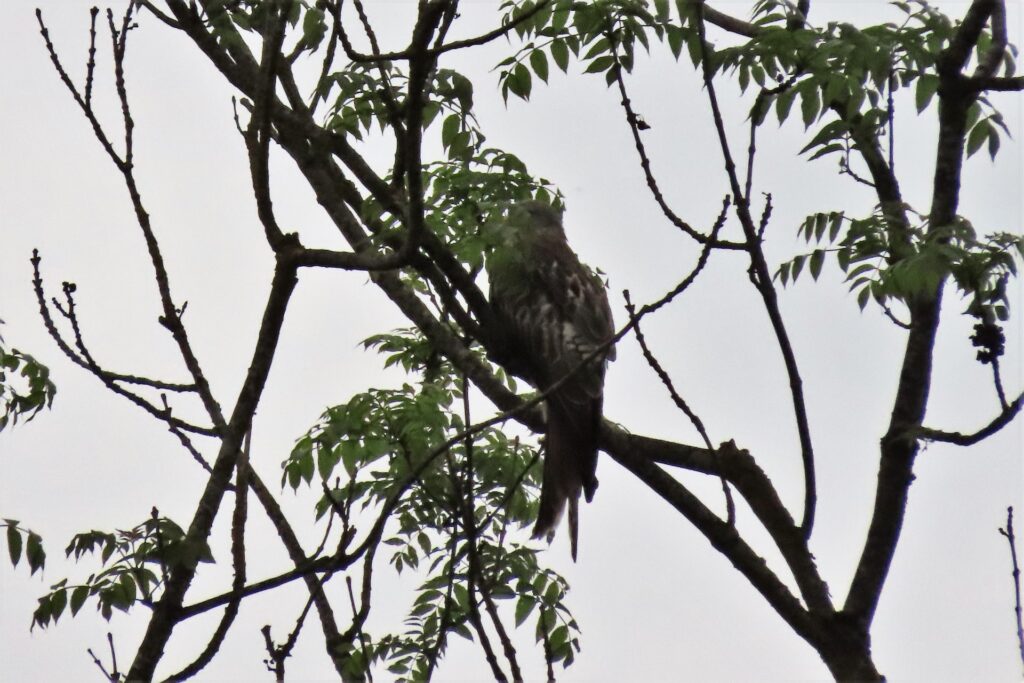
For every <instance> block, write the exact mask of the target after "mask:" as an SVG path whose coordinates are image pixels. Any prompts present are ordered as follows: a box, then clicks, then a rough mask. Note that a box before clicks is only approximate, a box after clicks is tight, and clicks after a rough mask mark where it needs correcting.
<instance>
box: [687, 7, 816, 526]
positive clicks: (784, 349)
mask: <svg viewBox="0 0 1024 683" xmlns="http://www.w3.org/2000/svg"><path fill="white" fill-rule="evenodd" d="M703 10H704V7H703V4H700V5H699V6H698V9H697V12H698V21H697V34H698V38H699V41H700V47H701V67H702V73H703V78H704V87H705V89H706V90H707V93H708V101H709V103H710V105H711V113H712V117H713V118H714V121H715V130H716V131H717V133H718V140H719V143H720V147H721V149H722V157H723V159H724V162H725V171H726V174H727V175H728V177H729V184H730V186H731V187H732V191H733V194H734V195H735V196H736V203H735V207H736V215H737V217H738V218H739V219H740V224H741V225H742V227H743V233H744V235H745V236H746V238H747V251H748V253H749V254H750V266H751V271H750V272H751V273H752V279H753V282H754V285H755V287H756V289H757V291H758V293H759V294H760V295H761V299H762V301H763V302H764V307H765V311H766V312H767V313H768V319H769V321H770V322H771V326H772V331H773V332H774V333H775V339H776V343H777V344H778V347H779V351H780V352H781V354H782V359H783V362H784V363H785V366H786V375H787V377H788V379H789V390H790V395H791V397H792V400H793V415H794V419H795V421H796V426H797V434H798V435H799V438H800V456H801V460H802V463H803V469H804V511H803V521H802V522H801V527H802V528H803V532H804V535H805V536H806V537H807V538H810V535H811V531H812V530H813V528H814V511H815V506H816V504H817V499H818V495H817V484H816V481H815V474H814V469H815V468H814V446H813V444H812V442H811V429H810V424H809V421H808V418H807V406H806V402H805V400H804V391H803V380H802V379H801V377H800V370H799V368H798V367H797V362H796V354H795V352H794V351H793V345H792V343H791V342H790V340H789V333H788V332H787V331H786V326H785V323H784V322H783V319H782V312H781V310H780V309H779V302H778V295H777V294H776V291H775V287H774V285H773V284H772V278H771V272H770V271H769V269H768V264H767V262H766V261H765V256H764V251H763V250H762V248H761V240H760V238H759V236H758V230H757V228H756V227H755V226H754V222H753V219H752V218H751V216H750V197H748V196H745V195H744V192H743V188H742V187H741V185H740V182H739V178H738V176H737V173H736V164H735V163H734V162H733V159H732V152H731V151H730V150H729V140H728V136H727V135H726V132H725V124H724V122H723V120H722V112H721V110H720V108H719V106H718V95H717V94H716V91H715V84H714V80H713V74H712V71H711V65H710V63H709V61H708V58H709V54H708V49H707V48H708V45H707V40H706V37H705V32H704V18H703Z"/></svg>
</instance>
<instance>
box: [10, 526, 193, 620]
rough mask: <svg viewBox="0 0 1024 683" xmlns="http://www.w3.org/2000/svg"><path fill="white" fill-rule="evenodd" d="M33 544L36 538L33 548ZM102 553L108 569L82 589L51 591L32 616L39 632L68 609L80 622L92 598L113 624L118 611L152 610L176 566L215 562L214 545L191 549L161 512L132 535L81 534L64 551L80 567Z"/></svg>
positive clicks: (58, 586)
mask: <svg viewBox="0 0 1024 683" xmlns="http://www.w3.org/2000/svg"><path fill="white" fill-rule="evenodd" d="M8 529H10V527H8ZM31 543H32V536H30V537H29V544H30V546H31ZM96 552H98V553H99V555H100V562H101V564H102V567H103V568H102V569H101V570H100V571H98V572H96V573H94V574H90V575H89V576H88V577H87V578H86V579H85V581H83V582H82V583H80V584H69V583H68V580H67V579H61V580H60V581H58V582H57V583H55V584H53V585H52V586H50V592H49V593H47V594H46V595H44V596H43V597H41V598H39V605H38V606H37V607H36V610H35V613H34V614H33V615H32V625H33V627H34V626H36V625H38V626H41V627H43V628H45V627H47V626H49V625H50V624H51V623H52V624H56V623H57V621H58V620H59V619H60V617H61V615H62V614H63V613H64V611H65V609H66V608H67V607H68V606H70V607H71V615H72V616H75V615H76V614H78V612H79V611H80V610H81V609H82V607H83V606H84V605H85V603H86V602H88V601H89V599H90V598H93V599H95V600H96V609H97V610H99V612H100V614H101V615H103V618H104V619H108V620H109V619H110V617H111V616H112V614H113V610H114V609H117V610H120V611H122V612H127V611H128V610H130V609H131V608H132V606H133V605H134V604H135V603H136V602H142V603H143V604H146V605H150V604H152V603H153V601H154V600H156V599H158V598H159V596H160V592H161V590H162V587H163V583H164V580H165V579H166V576H167V572H168V571H169V570H170V569H171V568H173V567H174V566H175V565H176V564H179V563H190V564H194V563H196V562H213V555H212V553H211V552H210V548H209V546H208V545H206V544H205V543H204V544H202V545H201V546H198V547H193V546H190V545H189V544H187V543H186V541H185V532H184V531H183V530H182V529H181V527H180V526H178V524H176V523H175V522H174V521H172V520H170V519H168V518H166V517H159V516H157V515H156V514H155V511H154V515H153V517H151V518H150V519H147V520H146V521H145V522H143V523H142V524H139V525H138V526H135V527H133V528H131V529H128V530H118V531H115V532H114V533H107V532H104V531H87V532H84V533H80V534H76V535H75V536H74V538H72V539H71V542H70V543H69V544H68V547H67V548H65V550H64V554H65V555H66V556H67V557H71V556H72V555H74V558H75V560H76V561H80V560H81V559H82V557H83V556H84V555H86V554H93V553H96ZM30 553H31V549H30ZM29 561H30V562H31V561H32V558H31V554H30V556H29ZM40 566H41V565H40Z"/></svg>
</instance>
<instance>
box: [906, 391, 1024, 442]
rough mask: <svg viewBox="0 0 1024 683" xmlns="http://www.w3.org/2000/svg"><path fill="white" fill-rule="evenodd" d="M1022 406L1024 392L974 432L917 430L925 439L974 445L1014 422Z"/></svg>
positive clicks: (924, 428) (926, 428)
mask: <svg viewBox="0 0 1024 683" xmlns="http://www.w3.org/2000/svg"><path fill="white" fill-rule="evenodd" d="M1022 406H1024V393H1022V394H1021V395H1020V396H1018V397H1017V398H1016V399H1014V401H1013V403H1010V404H1009V405H1008V406H1007V407H1006V409H1005V410H1003V411H1002V412H1001V413H999V415H998V416H996V418H995V419H994V420H992V421H991V422H989V423H988V424H987V425H985V426H984V427H982V428H981V429H979V430H978V431H976V432H974V433H973V434H962V433H960V432H944V431H942V430H939V429H929V428H928V427H921V428H920V429H919V430H918V431H917V434H918V436H919V437H920V438H922V439H924V440H925V441H941V442H943V443H951V444H953V445H955V446H973V445H974V444H976V443H978V442H980V441H984V440H985V439H987V438H988V437H990V436H992V435H993V434H995V433H996V432H998V431H999V430H1000V429H1002V428H1003V427H1005V426H1006V425H1008V424H1010V423H1011V422H1013V418H1015V417H1017V414H1018V413H1020V409H1021V407H1022Z"/></svg>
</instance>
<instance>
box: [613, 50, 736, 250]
mask: <svg viewBox="0 0 1024 683" xmlns="http://www.w3.org/2000/svg"><path fill="white" fill-rule="evenodd" d="M610 42H611V44H612V45H613V46H614V45H615V43H614V42H612V41H610ZM613 49H614V47H613ZM612 68H613V69H614V72H613V73H614V76H615V83H616V85H618V88H619V94H620V95H621V96H622V100H621V104H622V109H623V110H624V111H625V113H626V122H627V123H628V124H629V129H630V132H631V133H632V134H633V144H634V145H635V147H636V151H637V154H638V155H639V156H640V168H641V169H642V170H643V172H644V178H645V179H646V180H647V187H648V188H650V190H651V195H652V196H653V197H654V201H655V202H656V203H657V204H658V206H659V207H661V212H662V213H663V214H664V215H665V218H667V219H668V220H669V222H671V223H672V225H674V226H676V227H677V228H679V229H680V230H682V231H683V232H684V233H686V234H687V235H689V236H690V237H692V238H693V239H694V240H696V241H697V242H699V243H701V244H711V245H712V246H714V247H715V248H719V249H736V250H745V249H746V248H747V246H746V243H744V242H728V241H721V242H720V241H718V240H717V239H714V238H711V237H710V236H708V235H704V234H701V233H700V232H699V231H698V230H696V229H694V228H693V226H691V225H690V224H689V223H687V222H686V221H684V220H683V219H682V218H680V217H679V216H678V215H677V214H676V213H675V211H673V210H672V208H671V207H670V206H669V205H668V202H667V201H666V200H665V195H663V194H662V192H661V187H660V186H659V185H658V181H657V179H656V178H655V177H654V172H653V171H652V170H651V160H650V158H649V157H648V156H647V148H646V146H645V145H644V141H643V138H642V137H641V136H640V125H639V118H638V117H637V115H636V112H634V111H633V105H632V103H631V102H630V99H629V95H628V94H627V93H626V82H625V80H624V79H623V77H622V69H621V68H620V67H619V66H615V67H612Z"/></svg>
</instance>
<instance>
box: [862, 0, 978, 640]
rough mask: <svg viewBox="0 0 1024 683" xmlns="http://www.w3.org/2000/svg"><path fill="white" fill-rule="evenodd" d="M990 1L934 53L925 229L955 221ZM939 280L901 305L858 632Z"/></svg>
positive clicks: (930, 343)
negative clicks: (898, 353) (935, 122)
mask: <svg viewBox="0 0 1024 683" xmlns="http://www.w3.org/2000/svg"><path fill="white" fill-rule="evenodd" d="M995 6H996V3H995V2H994V0H974V2H973V3H972V4H971V6H970V8H968V10H967V14H966V16H965V17H964V20H963V22H962V23H961V25H960V27H959V28H958V30H957V33H956V35H955V36H954V37H953V40H952V41H951V42H950V44H949V46H948V47H947V48H946V49H945V50H943V51H942V53H941V54H940V55H939V58H938V62H937V63H938V73H939V88H938V93H939V137H938V142H937V145H936V162H935V176H934V181H933V190H932V206H931V211H930V213H929V217H928V223H929V230H930V231H935V230H939V229H942V228H944V227H945V226H948V225H950V224H951V223H952V222H953V221H954V220H955V218H956V210H957V206H958V204H959V200H960V175H961V170H962V165H963V157H964V136H965V132H966V121H967V110H968V108H969V107H970V105H971V103H972V102H973V101H974V95H973V94H972V93H970V92H969V90H968V89H966V88H964V87H963V82H964V79H965V78H966V77H965V76H964V75H963V74H962V73H961V72H962V70H963V68H964V67H965V66H966V64H967V60H968V59H969V57H970V53H971V51H972V50H973V48H974V46H975V45H976V44H977V41H978V38H979V36H980V35H981V31H982V29H983V27H984V25H985V22H986V21H987V20H988V18H989V16H990V15H991V14H992V12H993V10H994V9H995ZM944 284H945V280H944V279H943V281H941V282H940V283H939V284H938V286H937V287H936V288H935V290H934V291H931V292H926V293H923V294H921V295H918V296H916V297H915V298H913V299H911V300H910V301H909V302H908V306H907V307H908V309H909V311H910V316H911V323H910V324H911V329H910V332H909V334H908V336H907V345H906V350H905V352H904V357H903V364H902V367H901V369H900V378H899V384H898V387H897V390H896V398H895V400H894V402H893V410H892V416H891V418H890V421H889V427H888V429H887V431H886V434H885V436H884V437H882V443H881V462H880V465H879V472H878V485H877V489H876V494H875V505H874V510H873V512H872V517H871V523H870V525H869V527H868V535H867V539H866V541H865V544H864V550H863V552H862V553H861V557H860V561H859V562H858V564H857V569H856V572H855V573H854V577H853V581H852V583H851V586H850V590H849V593H848V594H847V598H846V604H845V606H844V612H846V613H847V614H849V615H851V616H852V617H853V618H855V619H856V620H857V621H858V622H859V623H860V626H861V628H863V629H865V631H866V630H867V629H868V628H869V627H870V624H871V622H872V619H873V618H874V615H875V610H876V609H877V607H878V601H879V599H880V597H881V592H882V587H883V586H884V584H885V580H886V577H887V576H888V572H889V567H890V566H891V563H892V558H893V555H894V554H895V552H896V545H897V543H898V541H899V537H900V532H901V530H902V527H903V519H904V515H905V512H906V506H907V501H908V497H909V490H910V484H911V482H912V481H913V479H914V474H913V466H914V460H915V458H916V456H917V453H918V450H919V441H918V439H919V438H920V429H921V424H922V421H923V419H924V416H925V412H926V410H927V405H928V394H929V389H930V387H931V373H932V362H933V351H934V345H935V335H936V332H937V329H938V325H939V318H940V311H941V305H942V287H943V286H944Z"/></svg>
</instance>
